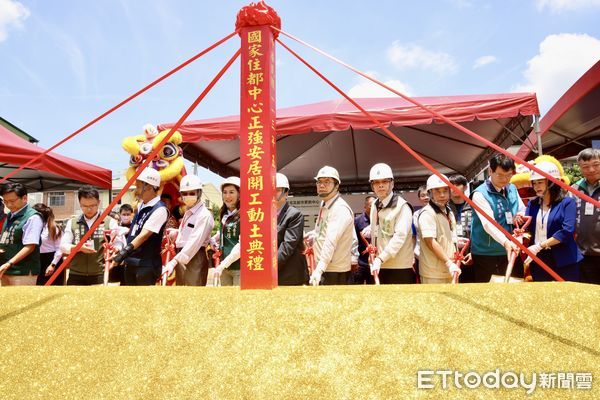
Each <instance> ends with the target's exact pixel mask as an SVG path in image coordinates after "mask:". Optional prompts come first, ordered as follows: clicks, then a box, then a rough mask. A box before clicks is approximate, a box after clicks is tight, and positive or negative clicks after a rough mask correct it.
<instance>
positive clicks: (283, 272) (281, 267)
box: [277, 203, 308, 286]
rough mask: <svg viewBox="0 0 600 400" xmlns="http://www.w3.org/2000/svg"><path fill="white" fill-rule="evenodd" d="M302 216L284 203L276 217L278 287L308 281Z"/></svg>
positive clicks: (298, 211)
mask: <svg viewBox="0 0 600 400" xmlns="http://www.w3.org/2000/svg"><path fill="white" fill-rule="evenodd" d="M303 236H304V216H303V215H302V213H301V212H300V210H298V209H297V208H295V207H292V206H290V205H289V203H285V205H284V206H283V208H282V209H281V212H280V213H279V216H278V217H277V246H278V248H277V263H278V278H279V285H280V286H291V285H302V284H304V283H306V282H307V281H308V268H307V265H306V258H305V257H304V255H303V254H302V250H303V249H304V243H303Z"/></svg>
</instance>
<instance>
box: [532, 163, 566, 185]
mask: <svg viewBox="0 0 600 400" xmlns="http://www.w3.org/2000/svg"><path fill="white" fill-rule="evenodd" d="M535 166H536V167H538V169H541V170H542V171H544V172H545V173H547V174H548V175H550V176H551V177H553V178H556V179H561V178H562V176H561V175H560V171H559V169H558V167H557V166H556V165H555V164H554V163H551V162H550V161H542V162H541V163H539V164H536V165H535ZM538 179H546V177H545V176H543V175H542V174H540V173H538V172H536V171H531V175H530V177H529V180H530V181H535V180H538Z"/></svg>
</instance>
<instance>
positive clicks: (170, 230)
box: [167, 228, 179, 240]
mask: <svg viewBox="0 0 600 400" xmlns="http://www.w3.org/2000/svg"><path fill="white" fill-rule="evenodd" d="M178 234H179V229H177V228H168V229H167V236H168V237H169V238H170V239H171V240H175V239H176V238H177V235H178Z"/></svg>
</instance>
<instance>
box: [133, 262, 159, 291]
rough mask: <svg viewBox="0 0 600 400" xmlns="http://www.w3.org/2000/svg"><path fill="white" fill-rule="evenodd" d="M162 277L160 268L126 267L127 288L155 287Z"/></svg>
mask: <svg viewBox="0 0 600 400" xmlns="http://www.w3.org/2000/svg"><path fill="white" fill-rule="evenodd" d="M159 277H160V267H159V268H154V267H136V266H133V265H125V285H126V286H153V285H156V281H157V280H158V278H159Z"/></svg>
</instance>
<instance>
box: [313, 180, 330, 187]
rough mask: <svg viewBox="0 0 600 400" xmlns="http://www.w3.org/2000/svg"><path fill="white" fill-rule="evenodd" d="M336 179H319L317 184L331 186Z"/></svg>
mask: <svg viewBox="0 0 600 400" xmlns="http://www.w3.org/2000/svg"><path fill="white" fill-rule="evenodd" d="M333 183H334V180H333V179H327V180H318V181H317V182H316V185H317V186H329V185H333Z"/></svg>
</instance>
